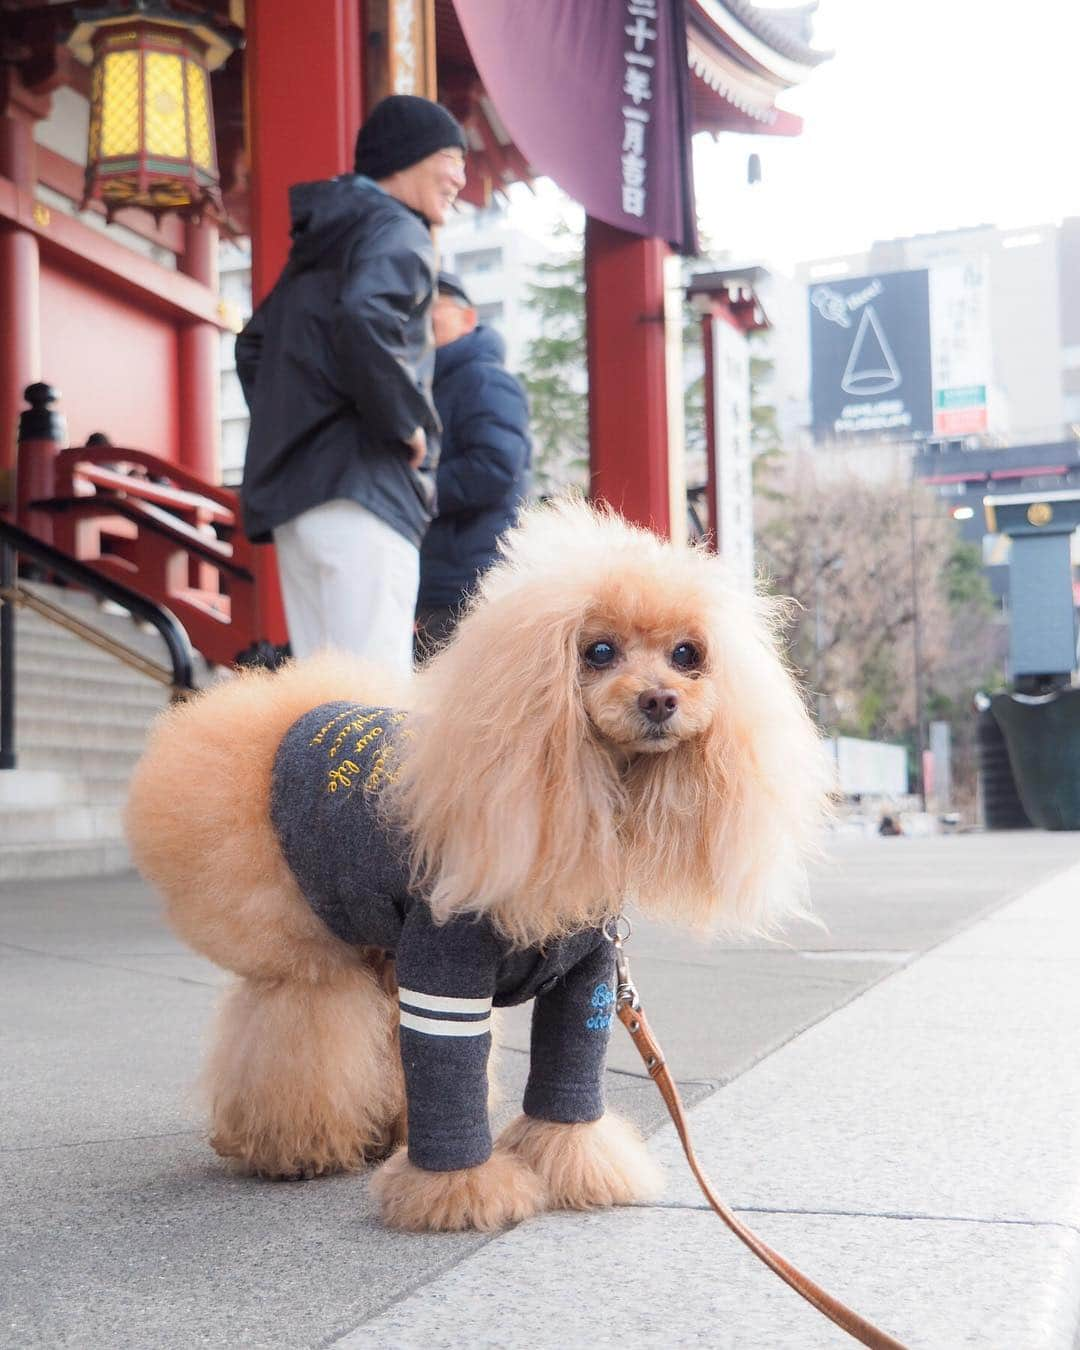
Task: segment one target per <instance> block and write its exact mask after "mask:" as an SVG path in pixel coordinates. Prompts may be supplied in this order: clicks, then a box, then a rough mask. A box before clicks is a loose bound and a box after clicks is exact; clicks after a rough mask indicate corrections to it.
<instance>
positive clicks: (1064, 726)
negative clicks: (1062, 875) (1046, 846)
mask: <svg viewBox="0 0 1080 1350" xmlns="http://www.w3.org/2000/svg"><path fill="white" fill-rule="evenodd" d="M990 711H991V713H992V714H993V716H994V718H995V719H996V721H997V724H998V726H999V727H1000V728H1001V730H1002V732H1003V734H1004V737H1005V744H1006V746H1007V747H1008V752H1009V765H1010V767H1011V769H1012V776H1013V779H1014V780H1015V783H1016V788H1017V792H1018V794H1019V797H1020V801H1021V803H1022V804H1023V809H1024V811H1025V812H1026V814H1027V816H1028V819H1029V820H1030V821H1031V822H1032V824H1033V825H1037V826H1038V827H1039V828H1040V829H1043V830H1080V689H1060V690H1056V691H1054V692H1053V693H1049V694H1042V695H1024V694H996V695H995V696H994V697H993V698H992V699H991V700H990Z"/></svg>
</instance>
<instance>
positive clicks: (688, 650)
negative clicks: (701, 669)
mask: <svg viewBox="0 0 1080 1350" xmlns="http://www.w3.org/2000/svg"><path fill="white" fill-rule="evenodd" d="M671 664H672V665H673V666H675V667H676V669H678V670H697V668H698V666H700V665H701V653H700V652H699V651H698V649H697V648H696V647H695V646H694V644H693V643H692V642H680V643H679V645H678V646H677V647H676V648H675V650H674V651H673V652H672V653H671Z"/></svg>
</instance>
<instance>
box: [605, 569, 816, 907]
mask: <svg viewBox="0 0 1080 1350" xmlns="http://www.w3.org/2000/svg"><path fill="white" fill-rule="evenodd" d="M713 562H714V563H715V564H716V565H717V566H722V565H721V564H719V563H718V562H717V560H713ZM722 575H723V576H725V577H726V572H724V573H723V574H722ZM710 609H711V616H710V622H709V628H710V633H709V667H710V668H709V671H708V673H707V676H706V678H709V679H711V680H713V681H714V682H715V686H716V693H717V705H716V712H715V715H714V718H713V721H712V723H711V725H710V727H709V729H708V731H707V732H706V733H705V734H704V735H702V736H700V737H696V738H695V739H694V740H692V741H688V742H687V743H686V744H685V745H683V746H681V747H679V749H678V750H677V751H675V752H673V753H671V754H668V755H664V756H659V757H657V761H658V762H656V763H655V764H650V763H642V764H640V765H637V766H635V768H636V770H637V771H638V772H641V773H645V774H650V777H651V781H650V782H649V785H648V808H647V809H644V810H643V809H636V810H634V811H633V819H634V822H635V824H634V845H633V849H632V851H633V854H634V860H633V862H632V864H631V875H632V876H634V877H636V878H640V885H638V886H635V890H636V892H637V895H638V898H639V900H640V901H641V903H642V904H643V905H644V906H645V907H646V908H649V909H652V910H654V911H656V912H659V913H661V914H662V915H663V916H664V917H667V918H670V919H671V920H673V921H674V922H677V923H682V924H687V925H689V926H691V927H698V928H703V929H715V928H719V929H721V930H726V931H729V932H744V933H745V932H748V931H756V932H768V931H771V930H773V929H774V928H775V927H776V926H777V924H778V923H779V922H780V920H782V919H784V918H785V917H790V916H791V915H793V914H798V913H803V912H804V905H805V891H806V880H805V863H806V859H807V857H808V855H812V854H813V853H814V851H815V849H816V846H817V844H818V841H819V838H820V831H821V826H822V822H823V818H824V815H825V813H826V812H827V810H828V800H829V792H830V789H831V787H832V781H833V770H832V766H831V764H830V762H829V759H828V756H827V755H826V753H825V750H824V747H823V745H822V742H821V739H820V737H819V735H818V733H817V731H816V729H815V727H814V725H813V722H812V721H811V719H810V717H809V715H808V713H807V710H806V707H805V706H804V703H803V700H802V696H801V694H800V691H799V689H798V687H797V686H796V684H795V681H794V680H793V678H792V676H791V674H790V673H789V671H788V669H787V666H786V664H785V662H784V660H783V658H782V656H781V655H780V651H779V635H778V630H779V626H780V621H781V617H782V613H783V607H782V604H781V603H779V602H776V601H773V600H771V599H768V598H766V597H763V596H754V595H749V594H743V593H741V592H739V591H738V590H736V589H734V588H732V587H731V586H730V584H729V583H727V582H726V581H724V582H722V583H721V585H720V587H719V595H718V596H714V600H713V603H712V604H711V605H710Z"/></svg>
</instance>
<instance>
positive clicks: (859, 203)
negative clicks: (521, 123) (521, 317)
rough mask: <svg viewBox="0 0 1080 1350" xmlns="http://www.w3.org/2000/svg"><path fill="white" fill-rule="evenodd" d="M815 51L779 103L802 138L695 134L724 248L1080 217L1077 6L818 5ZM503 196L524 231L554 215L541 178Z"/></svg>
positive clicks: (757, 250) (1022, 0)
mask: <svg viewBox="0 0 1080 1350" xmlns="http://www.w3.org/2000/svg"><path fill="white" fill-rule="evenodd" d="M779 2H780V0H777V3H779ZM814 45H815V46H816V47H819V48H825V49H831V50H832V51H834V52H835V56H834V57H833V59H832V60H831V61H828V62H826V63H825V64H824V65H822V66H819V67H818V68H817V69H816V70H815V71H814V72H813V74H812V75H811V76H810V78H809V79H808V80H807V82H806V83H805V84H804V85H802V86H800V87H799V88H797V89H793V90H791V91H790V92H789V93H788V94H786V95H784V96H783V97H782V98H781V100H780V103H781V106H783V107H785V108H788V109H789V110H790V111H792V112H795V113H798V114H799V115H800V116H801V117H802V118H803V119H804V124H805V125H804V130H803V134H802V135H801V136H797V137H794V138H788V137H773V136H737V135H734V134H732V133H730V132H725V133H723V134H722V135H721V136H720V137H719V138H718V139H713V138H710V137H708V136H698V137H697V138H696V139H695V143H694V163H695V178H696V187H697V200H698V211H699V215H700V216H701V218H702V220H703V222H704V225H705V228H706V230H707V232H708V234H709V237H710V239H711V241H712V243H713V245H714V246H715V247H716V248H717V249H718V250H721V251H724V252H730V253H731V254H732V255H733V256H734V257H735V259H736V260H738V261H740V262H762V263H766V264H768V265H771V266H772V267H774V268H778V269H780V270H783V271H788V272H790V270H791V268H792V267H793V266H794V264H795V263H796V262H801V261H805V260H807V259H811V258H827V257H829V256H831V255H834V254H841V253H853V252H858V251H861V250H863V249H866V248H867V247H869V245H870V244H871V243H872V242H873V241H874V240H875V239H891V238H894V237H897V236H901V235H908V234H918V233H924V232H930V231H933V230H942V229H956V228H960V227H963V226H969V225H980V224H991V225H998V226H1002V227H1005V228H1012V227H1014V226H1018V225H1035V224H1040V225H1041V224H1046V223H1056V222H1057V221H1059V220H1061V219H1062V218H1063V217H1064V216H1068V215H1080V0H820V6H819V9H818V12H817V15H816V16H815V21H814ZM755 151H756V152H757V154H758V155H759V157H760V159H761V164H762V171H763V181H762V182H761V183H759V184H757V185H756V186H754V187H750V186H748V185H747V181H746V165H747V158H748V156H749V155H750V154H751V153H752V152H755ZM510 195H511V200H512V202H513V203H514V205H515V208H516V209H515V213H514V214H515V216H516V217H517V218H518V219H519V220H520V221H521V223H522V224H523V225H524V226H525V227H526V228H529V227H531V228H533V229H537V230H539V231H540V232H542V233H545V234H546V233H547V232H548V229H549V228H550V225H551V222H552V221H553V220H554V219H555V217H556V216H557V215H558V214H560V211H561V208H560V206H559V201H558V198H557V194H555V192H554V190H553V189H552V186H551V184H549V183H548V182H547V181H546V180H541V181H540V182H539V183H538V184H537V191H536V194H535V195H532V194H529V193H528V191H527V190H526V189H516V190H512V191H511V194H510Z"/></svg>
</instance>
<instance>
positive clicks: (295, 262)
mask: <svg viewBox="0 0 1080 1350" xmlns="http://www.w3.org/2000/svg"><path fill="white" fill-rule="evenodd" d="M289 205H290V209H291V211H292V222H293V224H292V235H293V244H292V250H291V252H290V254H289V261H288V263H287V264H286V266H285V268H284V270H283V271H282V273H281V276H280V277H279V278H278V281H277V284H276V285H275V286H274V289H273V290H272V291H271V292H270V294H269V295H268V296H267V297H266V299H265V300H264V301H263V303H262V304H261V305H260V306H259V308H258V309H257V310H256V312H255V313H254V315H253V316H252V318H251V321H250V322H249V323H248V325H247V327H246V328H245V329H244V331H243V332H242V333H241V334H240V336H239V337H238V338H237V340H236V366H237V371H238V373H239V376H240V382H241V384H242V386H243V390H244V397H245V398H246V399H247V403H248V407H249V408H250V410H251V430H250V432H249V435H248V448H247V459H246V461H245V464H244V481H243V487H242V488H241V502H242V505H243V515H244V530H245V532H246V533H247V535H248V537H249V538H250V539H252V540H253V541H255V542H257V543H261V542H264V541H265V540H268V539H269V538H270V536H271V531H272V530H273V529H274V528H275V527H276V526H278V525H283V524H284V523H285V522H286V521H288V520H291V519H292V518H293V517H294V516H297V515H299V514H300V512H301V511H306V510H309V509H310V508H311V507H314V506H321V505H322V503H323V502H328V501H331V500H333V499H335V498H347V499H350V500H352V501H356V502H359V503H360V504H361V505H362V506H365V507H367V508H368V510H370V511H372V512H373V513H374V514H375V515H377V516H378V517H379V518H380V519H381V520H384V521H385V522H386V523H387V524H388V525H391V526H392V527H393V528H394V529H395V530H397V531H398V533H400V534H402V535H404V536H405V537H406V538H407V539H409V540H411V541H412V542H413V543H414V544H419V542H420V540H421V538H422V537H423V534H424V531H425V530H426V528H427V525H428V522H429V520H430V519H431V511H432V502H433V495H434V494H433V484H432V476H433V469H434V466H435V463H436V462H437V459H438V439H437V438H438V426H439V423H438V418H437V417H436V414H435V409H434V405H433V403H432V399H431V377H432V372H433V368H434V344H433V339H432V336H431V321H430V310H431V298H432V294H433V292H434V286H435V259H434V250H433V246H432V241H431V234H430V232H429V230H428V228H427V225H426V223H425V222H424V220H423V218H422V217H421V216H419V215H417V214H416V213H415V212H413V211H410V210H409V208H408V207H407V206H404V205H403V204H402V203H401V202H399V201H397V200H396V199H395V198H394V197H391V196H390V195H389V194H388V193H385V192H383V191H382V189H381V188H378V187H376V185H375V184H374V183H373V182H372V181H371V180H370V179H369V178H363V177H361V176H359V175H356V174H344V175H342V176H341V177H340V178H332V179H329V180H327V181H325V182H320V183H300V184H298V185H297V186H296V187H294V188H291V189H290V192H289ZM417 427H423V428H424V430H425V432H426V433H427V435H428V441H429V453H428V459H427V461H426V462H425V464H424V467H423V470H422V471H417V470H415V469H412V468H410V467H409V460H408V450H407V448H406V447H405V445H404V442H405V441H406V440H407V439H408V438H409V437H410V436H411V435H412V434H413V432H414V431H415V430H416V428H417Z"/></svg>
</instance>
